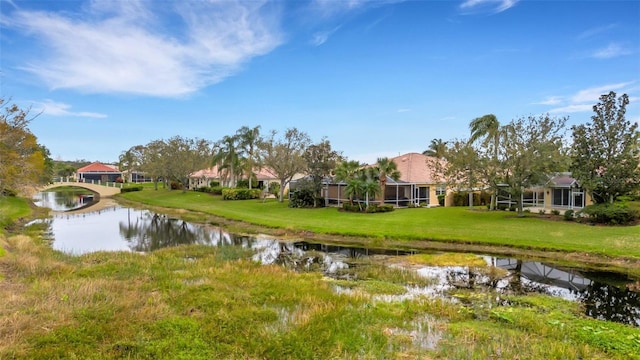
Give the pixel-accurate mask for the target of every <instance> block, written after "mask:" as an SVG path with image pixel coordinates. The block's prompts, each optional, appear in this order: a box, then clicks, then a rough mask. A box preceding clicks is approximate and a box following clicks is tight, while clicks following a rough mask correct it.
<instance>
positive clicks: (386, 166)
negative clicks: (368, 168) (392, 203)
mask: <svg viewBox="0 0 640 360" xmlns="http://www.w3.org/2000/svg"><path fill="white" fill-rule="evenodd" d="M374 172H375V173H376V175H377V178H378V179H377V180H378V181H379V182H380V191H379V194H380V195H381V197H382V202H383V203H384V197H385V193H386V189H387V176H388V177H390V178H392V179H393V180H398V179H399V178H400V172H399V171H398V165H397V164H396V163H395V162H393V161H391V160H389V158H386V157H384V158H378V161H377V165H376V167H375V168H374ZM367 205H368V204H367Z"/></svg>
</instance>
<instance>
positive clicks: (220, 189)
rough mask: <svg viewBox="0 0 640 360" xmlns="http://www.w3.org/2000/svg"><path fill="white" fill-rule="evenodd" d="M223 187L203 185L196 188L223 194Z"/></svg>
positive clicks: (205, 191)
mask: <svg viewBox="0 0 640 360" xmlns="http://www.w3.org/2000/svg"><path fill="white" fill-rule="evenodd" d="M212 182H213V181H212ZM222 189H223V187H222V186H202V187H199V188H196V189H195V191H199V192H204V193H207V194H213V195H222Z"/></svg>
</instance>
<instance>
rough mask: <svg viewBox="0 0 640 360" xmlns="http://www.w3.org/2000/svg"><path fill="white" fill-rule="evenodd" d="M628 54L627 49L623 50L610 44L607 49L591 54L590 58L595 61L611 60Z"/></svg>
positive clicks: (629, 52)
mask: <svg viewBox="0 0 640 360" xmlns="http://www.w3.org/2000/svg"><path fill="white" fill-rule="evenodd" d="M629 54H631V51H630V50H629V49H625V48H623V47H622V46H621V45H620V44H616V43H611V44H609V45H608V46H607V47H605V48H602V49H599V50H597V51H595V52H594V53H593V54H591V57H593V58H596V59H611V58H614V57H618V56H624V55H629Z"/></svg>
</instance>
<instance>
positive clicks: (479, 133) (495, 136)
mask: <svg viewBox="0 0 640 360" xmlns="http://www.w3.org/2000/svg"><path fill="white" fill-rule="evenodd" d="M469 130H470V131H471V137H470V138H469V143H474V142H476V141H478V140H480V139H483V140H482V145H483V146H491V147H493V159H492V160H493V163H494V166H495V164H496V163H497V161H498V146H499V145H500V136H501V134H502V129H501V127H500V122H499V121H498V118H497V117H496V116H495V115H493V114H487V115H484V116H482V117H478V118H475V119H473V120H471V123H469ZM491 186H492V187H493V191H492V194H491V205H490V208H491V210H494V209H495V201H496V193H497V191H498V189H497V187H496V185H495V184H491Z"/></svg>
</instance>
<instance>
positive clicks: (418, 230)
mask: <svg viewBox="0 0 640 360" xmlns="http://www.w3.org/2000/svg"><path fill="white" fill-rule="evenodd" d="M122 197H123V198H125V199H129V200H132V201H136V202H141V203H145V204H149V205H154V206H161V207H169V208H178V209H188V210H194V211H199V212H204V213H209V214H214V215H217V216H222V217H225V218H229V219H233V220H241V221H245V222H249V223H253V224H257V225H262V226H267V227H276V228H282V229H288V230H294V231H304V230H306V231H312V232H314V233H320V234H335V235H351V236H361V237H370V238H374V239H380V240H386V239H390V240H438V241H447V242H468V243H476V244H489V245H499V246H512V247H518V248H526V249H536V250H559V251H569V252H587V253H593V254H598V255H604V256H611V257H628V258H633V259H636V260H637V259H640V226H630V227H612V226H588V225H583V224H578V223H571V222H566V221H562V220H557V221H552V220H548V219H541V218H539V217H538V215H537V214H529V216H527V217H524V218H518V217H516V216H515V213H513V212H503V211H497V212H488V211H483V210H469V209H467V208H462V207H449V208H431V209H427V208H418V209H398V210H396V211H393V212H390V213H379V214H355V213H344V212H339V211H338V210H337V209H336V208H321V209H291V208H288V207H287V204H286V203H279V202H277V201H275V200H268V201H267V202H262V201H255V200H247V201H223V200H221V199H220V197H215V196H211V195H208V194H203V193H198V192H186V193H182V192H180V191H167V190H158V191H154V190H144V191H140V192H132V193H127V194H123V195H122Z"/></svg>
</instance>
